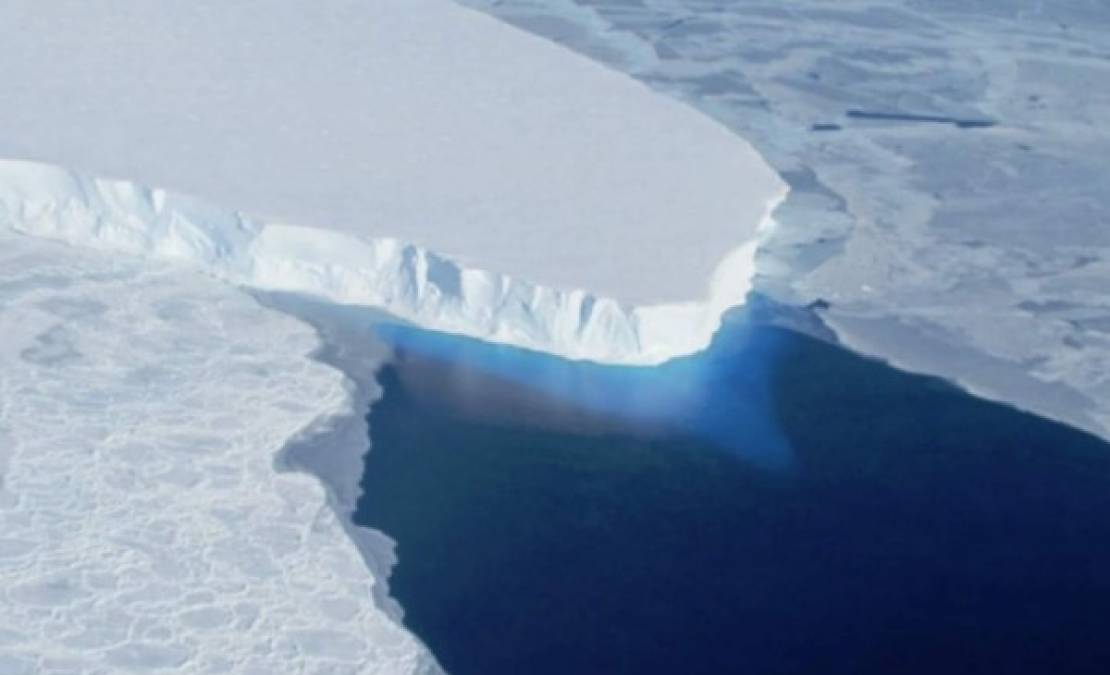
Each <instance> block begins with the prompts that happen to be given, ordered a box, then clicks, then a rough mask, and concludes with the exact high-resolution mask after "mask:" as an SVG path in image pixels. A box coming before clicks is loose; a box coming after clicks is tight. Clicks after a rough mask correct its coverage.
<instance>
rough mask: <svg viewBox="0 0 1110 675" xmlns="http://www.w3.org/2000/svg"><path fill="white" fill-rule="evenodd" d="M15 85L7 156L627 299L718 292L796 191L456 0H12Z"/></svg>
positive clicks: (733, 143)
mask: <svg viewBox="0 0 1110 675" xmlns="http://www.w3.org/2000/svg"><path fill="white" fill-rule="evenodd" d="M0 84H2V85H3V91H4V101H5V105H4V106H3V107H2V109H0V157H3V158H10V159H30V160H36V161H41V162H45V163H48V164H55V165H60V166H64V167H67V168H70V169H74V170H77V171H79V172H81V173H84V174H87V175H93V176H102V177H108V178H115V179H125V180H130V181H134V182H137V183H140V184H143V185H149V186H153V187H158V188H165V189H167V190H170V191H172V192H178V193H184V194H189V195H193V196H196V197H198V198H201V199H204V200H205V201H207V202H210V203H215V204H219V205H221V206H223V207H226V208H229V209H235V210H238V211H241V212H244V213H248V214H251V215H253V216H256V217H258V218H261V219H264V220H266V221H267V222H281V223H296V224H299V225H311V226H316V227H321V228H326V229H329V230H334V231H339V232H344V233H353V234H356V235H360V236H362V235H365V236H372V237H387V236H388V237H394V238H397V239H399V240H401V241H402V242H404V243H411V244H414V245H416V246H418V247H421V248H423V249H427V250H430V251H432V252H434V253H436V254H439V255H442V256H446V257H448V258H450V259H452V260H455V261H458V262H459V263H460V264H461V265H462V266H464V267H466V268H473V269H479V270H485V271H488V272H491V273H500V274H505V275H508V276H509V277H511V278H513V279H517V280H521V281H527V282H531V283H534V284H537V285H540V286H544V287H550V288H555V289H560V290H568V291H569V290H574V289H583V290H585V291H587V292H589V293H591V294H596V295H597V296H599V297H601V298H611V299H614V300H616V301H618V302H621V303H626V304H628V305H631V306H641V305H659V304H671V303H681V302H700V301H704V300H706V299H707V298H708V297H709V295H710V283H711V281H712V280H713V275H714V272H715V271H716V270H717V268H718V266H719V265H720V263H721V262H722V261H723V260H724V259H725V257H726V256H727V255H728V254H729V253H730V252H731V251H733V250H735V249H737V248H739V247H741V246H742V245H744V244H746V243H749V242H752V241H753V240H754V238H755V237H756V229H757V228H758V227H759V226H760V224H761V223H763V222H764V220H765V218H766V217H767V216H768V213H769V210H770V209H771V207H773V206H774V205H775V204H776V203H777V202H778V201H779V199H780V198H781V197H782V195H783V194H784V192H785V184H784V183H783V182H782V180H781V179H780V178H779V176H778V175H777V174H776V173H775V172H774V171H772V170H771V168H770V167H769V166H767V164H766V163H765V162H764V161H763V160H762V158H761V157H760V156H759V155H758V154H757V153H756V152H755V151H754V150H753V149H752V148H751V146H749V145H748V144H747V143H746V142H745V141H744V140H743V139H742V138H740V137H738V136H737V135H735V134H734V133H731V132H730V131H728V130H727V129H726V128H725V127H724V126H723V125H721V124H719V123H717V122H715V121H713V120H712V119H710V118H708V117H706V116H704V115H702V114H699V113H698V112H697V111H695V110H693V109H692V108H690V107H689V106H686V105H685V104H682V103H680V102H678V101H676V100H674V99H672V98H669V97H665V96H659V95H657V94H655V93H654V92H652V91H651V90H650V89H649V88H647V87H645V86H644V85H642V84H640V83H638V82H636V81H635V80H633V79H632V78H629V77H627V76H624V75H622V74H619V73H616V72H614V71H612V70H610V69H608V68H605V67H604V66H602V65H600V64H597V63H595V62H593V61H591V60H589V59H586V58H583V57H581V56H578V55H576V54H574V53H572V52H570V51H569V50H567V49H564V48H562V47H559V46H557V45H554V44H552V43H551V42H550V41H548V40H544V39H541V38H538V37H535V36H531V35H529V34H527V33H525V32H523V31H520V30H517V29H514V28H512V27H509V26H506V25H504V24H503V23H501V22H499V21H497V20H495V19H492V18H490V17H487V16H485V15H483V14H480V13H478V12H475V11H473V10H469V9H466V8H464V7H461V6H459V5H457V4H455V3H454V2H450V1H449V0H367V1H364V2H350V1H347V0H324V1H322V2H314V3H312V4H311V5H305V4H304V3H300V2H289V1H282V2H269V1H264V0H245V1H243V0H241V1H237V2H224V1H223V0H201V1H197V0H167V1H162V2H158V3H151V2H147V1H146V0H116V1H115V2H113V3H112V4H111V9H110V11H107V10H106V9H105V7H103V6H97V5H93V4H89V3H86V2H81V1H80V0H51V1H50V2H41V1H40V0H10V1H6V2H4V3H3V4H2V5H0ZM749 256H750V252H749ZM742 298H743V293H742V291H741V292H740V294H739V295H733V296H732V297H731V300H733V302H735V301H737V300H741V299H742ZM706 341H707V340H706Z"/></svg>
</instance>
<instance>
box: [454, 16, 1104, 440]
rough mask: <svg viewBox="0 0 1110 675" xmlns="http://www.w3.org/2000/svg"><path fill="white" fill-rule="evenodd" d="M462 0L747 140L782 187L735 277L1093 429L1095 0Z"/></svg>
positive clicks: (1100, 145)
mask: <svg viewBox="0 0 1110 675" xmlns="http://www.w3.org/2000/svg"><path fill="white" fill-rule="evenodd" d="M465 4H467V5H470V6H474V7H478V8H481V9H483V10H485V11H488V12H491V13H493V14H496V15H497V16H500V17H502V18H504V19H505V20H507V21H509V22H511V23H513V24H516V25H518V26H521V27H523V28H525V29H527V30H530V31H532V32H535V33H537V34H540V35H544V36H547V37H549V38H551V39H553V40H556V41H558V42H560V43H562V44H565V45H567V46H569V47H572V48H574V49H577V50H579V51H581V52H583V53H585V54H587V55H590V56H591V57H592V58H595V59H598V60H599V61H602V62H604V63H607V64H609V65H611V66H612V67H614V68H616V69H619V70H622V71H624V72H628V73H630V74H632V75H634V76H635V77H637V78H639V79H640V80H641V81H643V82H646V83H648V84H649V85H650V86H652V87H654V88H656V89H658V90H660V91H663V92H667V93H669V94H671V95H674V96H677V97H679V98H681V99H683V100H686V101H689V102H691V103H692V104H694V105H696V106H697V107H698V108H700V109H701V110H703V111H705V112H706V113H708V114H710V115H712V116H714V117H715V118H717V119H718V120H720V121H721V122H723V123H724V124H726V125H727V126H728V127H730V128H731V129H733V130H735V131H736V132H738V133H739V134H741V135H742V136H743V137H745V138H747V139H748V140H749V141H751V142H752V143H753V144H754V145H755V146H756V147H757V148H758V149H759V151H760V152H761V153H762V154H763V155H764V156H765V157H767V159H768V160H769V161H770V162H771V164H772V165H773V166H774V167H775V168H776V169H777V170H778V171H779V172H780V173H781V174H782V175H783V177H784V178H785V179H786V180H787V182H788V183H789V184H790V186H791V195H790V197H789V198H788V200H787V202H786V203H785V204H784V205H783V206H782V207H780V208H779V209H778V211H777V212H776V215H775V218H776V220H777V221H778V222H779V223H780V225H781V227H779V228H777V229H776V230H775V232H774V236H773V238H772V239H771V241H769V242H767V243H766V244H765V245H764V246H763V249H762V257H761V258H760V260H759V272H760V274H761V278H760V279H759V280H757V282H756V287H757V289H758V290H760V291H762V292H765V293H768V294H770V295H772V296H773V297H776V298H778V299H779V300H782V301H785V302H788V303H796V304H807V303H810V302H814V301H817V300H823V301H825V302H826V303H828V308H827V310H826V311H825V312H824V317H825V319H826V321H827V322H828V324H829V325H830V326H832V327H833V328H834V329H835V331H836V333H837V335H838V336H839V337H840V338H841V339H842V340H843V341H844V342H847V343H848V344H850V345H851V346H853V347H855V348H857V349H860V350H862V351H865V352H869V353H872V354H877V355H880V356H882V357H884V358H887V359H889V360H891V361H893V362H894V363H896V364H899V365H902V366H905V367H908V368H911V369H914V370H920V371H925V372H929V373H934V374H938V375H942V376H944V377H947V378H951V379H955V380H958V381H959V382H960V383H961V384H963V385H964V386H966V387H968V388H970V389H972V390H973V391H975V392H977V393H981V394H984V395H987V396H990V397H992V398H997V399H1002V400H1006V401H1011V402H1016V403H1017V404H1019V405H1021V406H1023V407H1026V408H1028V409H1032V410H1035V411H1038V412H1040V413H1042V414H1046V415H1050V416H1052V417H1055V418H1057V419H1060V420H1064V421H1067V422H1069V423H1071V424H1074V425H1077V426H1080V427H1082V428H1085V429H1088V430H1091V431H1094V432H1096V433H1099V434H1101V435H1103V436H1104V437H1106V436H1110V302H1108V300H1107V297H1108V296H1107V293H1106V289H1107V288H1108V287H1110V216H1108V214H1110V171H1108V170H1107V166H1106V161H1105V158H1106V157H1107V156H1108V155H1110V131H1108V128H1107V125H1108V122H1110V6H1108V5H1107V4H1106V3H1104V2H1098V1H1095V0H1068V1H1064V2H1020V3H1012V2H993V1H974V0H972V1H960V2H949V1H934V0H852V1H849V2H837V3H835V6H833V5H830V3H827V2H821V1H820V0H792V1H791V2H789V3H783V2H762V1H760V0H752V1H745V2H704V1H700V0H465ZM861 112H862V113H863V114H862V115H861V114H859V113H861ZM881 117H886V118H887V119H879V118H881ZM898 118H901V119H898ZM938 120H952V121H964V122H972V123H971V124H964V126H963V127H961V126H959V125H957V124H955V123H937V121H938ZM976 121H978V122H980V124H975V122H976ZM987 122H990V123H992V125H991V126H986V123H987ZM815 125H817V130H816V131H815V130H814V127H815Z"/></svg>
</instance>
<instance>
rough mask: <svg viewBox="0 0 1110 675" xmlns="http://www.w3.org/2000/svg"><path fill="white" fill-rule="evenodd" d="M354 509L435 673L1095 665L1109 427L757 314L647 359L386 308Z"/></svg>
mask: <svg viewBox="0 0 1110 675" xmlns="http://www.w3.org/2000/svg"><path fill="white" fill-rule="evenodd" d="M384 335H385V337H387V339H389V340H391V341H392V342H393V343H394V344H395V345H396V347H397V351H398V356H397V359H396V360H395V362H394V363H393V364H392V365H390V366H388V367H387V368H385V369H384V370H383V371H382V372H381V374H380V378H381V381H382V384H383V386H384V396H383V398H382V399H381V400H380V401H378V402H377V403H376V404H374V407H373V409H372V411H371V437H372V438H371V440H372V444H373V449H372V451H371V452H370V454H369V455H368V457H367V464H366V474H365V477H364V482H363V486H364V489H365V496H364V497H363V499H362V501H361V502H360V504H359V509H358V512H357V513H356V516H355V520H356V522H358V523H359V524H361V525H366V526H371V527H375V528H378V529H381V530H383V531H385V532H386V533H387V534H389V535H390V536H391V537H393V538H394V539H396V540H397V541H398V555H399V559H400V562H399V564H398V565H397V567H395V568H394V570H393V575H392V577H391V579H390V588H391V592H392V594H393V595H394V597H396V598H397V599H398V600H399V601H400V603H401V604H402V606H403V607H404V609H405V613H406V615H405V623H406V625H407V626H409V627H410V628H411V629H412V630H413V631H414V632H415V633H416V634H417V635H419V636H420V637H421V638H422V639H423V640H424V641H425V642H426V643H427V644H428V645H429V646H430V647H431V649H432V650H433V652H434V653H435V654H436V656H437V657H438V658H439V659H440V661H441V663H442V664H443V665H444V666H445V668H446V669H447V670H448V671H449V672H452V673H456V674H460V675H463V674H468V673H474V674H476V675H498V674H501V673H505V674H508V673H512V674H514V675H516V674H528V673H536V674H542V673H663V672H666V673H740V672H742V673H757V674H763V673H822V674H824V673H884V674H889V673H929V674H930V675H934V674H937V673H1007V674H1011V675H1012V674H1023V673H1053V674H1055V673H1083V672H1089V673H1106V672H1110V638H1108V636H1110V446H1107V445H1106V444H1104V443H1102V442H1101V441H1099V440H1098V439H1095V438H1093V437H1091V436H1088V435H1085V434H1083V433H1081V432H1077V431H1074V430H1071V429H1069V428H1067V427H1064V426H1062V425H1059V424H1055V423H1052V422H1048V421H1045V420H1043V419H1039V418H1037V417H1034V416H1032V415H1028V414H1024V413H1021V412H1018V411H1015V410H1013V409H1011V408H1008V407H1006V406H1002V405H996V404H992V403H988V402H984V401H981V400H978V399H975V398H973V397H971V396H969V395H966V394H964V393H962V392H960V391H959V390H957V389H955V388H954V387H951V386H949V385H948V384H945V383H943V382H941V381H938V380H935V379H930V378H924V377H918V376H911V375H907V374H904V373H900V372H897V371H895V370H893V369H891V368H889V367H887V366H885V365H883V364H881V363H879V362H876V361H872V360H867V359H863V358H860V357H857V356H854V355H852V354H850V353H848V352H846V351H844V350H842V349H839V348H837V347H835V346H832V345H829V344H826V343H822V342H819V341H816V340H814V339H811V338H808V337H805V336H802V335H800V334H796V333H791V332H788V331H785V330H782V329H778V328H771V327H754V328H752V327H745V326H744V325H743V324H733V325H732V326H730V327H728V328H727V329H726V330H724V331H722V333H721V334H720V335H719V336H718V338H717V340H716V341H715V343H714V346H713V348H712V349H711V350H710V351H709V352H707V353H706V354H702V355H699V356H697V357H693V358H690V359H684V360H681V361H678V362H673V363H671V364H668V365H666V366H664V367H661V368H657V369H631V368H606V367H601V366H596V365H587V364H576V363H569V362H566V361H562V360H559V359H554V358H550V357H545V356H541V355H537V354H532V353H528V352H523V351H520V350H514V349H510V348H504V347H493V346H489V345H483V344H480V343H477V342H474V341H470V340H466V339H463V338H455V337H449V336H442V335H433V334H428V333H421V332H419V331H413V330H408V329H401V328H391V329H386V330H385V331H384Z"/></svg>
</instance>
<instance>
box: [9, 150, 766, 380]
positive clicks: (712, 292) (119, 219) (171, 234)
mask: <svg viewBox="0 0 1110 675" xmlns="http://www.w3.org/2000/svg"><path fill="white" fill-rule="evenodd" d="M766 208H767V209H770V208H773V204H769V205H768V206H767V207H766ZM767 216H768V217H769V213H768V214H767ZM766 222H768V223H769V222H770V221H769V220H767V221H766ZM3 226H7V227H9V228H11V229H13V230H16V231H19V232H22V233H25V234H31V235H36V236H40V237H45V238H50V239H56V240H59V241H65V242H68V243H71V244H77V245H81V246H87V247H92V248H97V249H101V250H104V251H110V252H122V253H129V254H134V255H141V256H146V257H150V258H162V259H170V260H175V261H179V262H181V263H183V264H188V265H191V266H193V267H194V268H196V269H199V270H201V271H203V272H205V273H208V274H210V275H212V276H215V277H218V278H221V279H224V280H226V281H230V282H232V283H235V284H242V285H245V286H250V287H253V288H258V289H265V290H281V291H297V292H303V293H308V294H312V295H315V296H319V297H322V298H325V299H328V300H332V301H336V302H341V303H348V304H357V305H366V306H372V307H376V308H381V309H385V310H387V311H389V312H391V313H392V314H394V315H396V316H399V317H401V318H404V319H408V320H411V321H414V322H416V323H419V324H420V325H422V326H425V327H428V328H433V329H438V330H445V331H451V332H457V333H463V334H467V335H472V336H475V337H480V338H484V339H488V340H492V341H496V342H505V343H510V344H514V345H518V346H522V347H529V348H533V349H538V350H542V351H547V352H551V353H555V354H560V355H563V356H568V357H572V358H586V359H592V360H596V361H603V362H608V363H656V362H659V361H663V360H665V359H667V358H670V357H673V356H676V355H679V354H688V353H691V352H695V351H698V350H700V349H702V348H704V347H705V346H706V345H707V344H708V342H709V340H710V338H711V337H712V335H713V333H714V332H715V331H716V329H717V327H718V326H719V325H720V317H721V314H722V313H723V312H724V311H725V310H726V309H727V308H728V307H731V306H734V305H737V304H740V303H742V302H743V301H744V297H745V295H746V294H747V292H748V290H749V288H750V280H751V277H752V275H753V273H754V268H755V264H754V256H755V249H756V243H757V242H756V240H755V239H752V240H751V241H748V242H746V243H745V244H744V245H742V246H739V247H738V248H736V249H735V250H733V251H732V252H731V253H727V254H725V255H723V260H722V261H721V262H720V264H719V265H718V268H717V270H716V272H715V273H714V274H713V276H712V277H711V278H710V279H708V289H707V291H706V293H707V294H708V298H705V299H702V300H700V301H697V302H686V303H674V304H666V305H653V306H643V307H635V308H629V307H627V306H625V305H623V304H621V303H619V302H617V301H616V300H614V299H611V298H604V297H598V296H596V295H593V294H591V293H589V292H586V291H582V290H571V291H566V290H559V289H553V288H545V287H542V286H537V285H535V284H532V283H529V282H527V281H518V280H515V279H512V278H510V277H508V276H505V275H503V274H498V273H496V272H487V271H483V270H479V269H468V268H465V267H462V266H460V265H459V264H458V263H455V262H453V261H451V260H449V259H447V258H443V257H440V256H438V255H435V254H434V253H430V252H428V251H425V250H423V249H421V248H418V247H415V246H412V245H406V244H403V243H401V242H399V241H397V240H396V239H389V238H382V239H371V238H367V237H363V236H359V235H357V234H353V233H344V232H335V231H330V230H322V229H316V228H309V227H300V226H293V225H280V224H266V223H262V222H259V221H254V220H251V219H249V218H247V217H245V216H242V215H240V214H238V213H235V212H233V211H226V210H222V209H220V208H217V207H214V206H211V205H208V204H205V203H203V202H200V201H198V200H195V199H191V198H188V197H182V196H178V195H173V194H169V193H166V192H165V191H162V190H151V189H148V188H144V187H142V186H138V185H135V184H133V183H128V182H125V181H115V180H100V179H92V178H86V177H83V176H79V175H77V174H74V173H72V172H70V171H67V170H64V169H60V168H56V167H49V166H44V165H37V164H30V163H26V162H12V161H3V160H0V227H3ZM635 255H636V254H635V252H630V253H629V257H633V256H635Z"/></svg>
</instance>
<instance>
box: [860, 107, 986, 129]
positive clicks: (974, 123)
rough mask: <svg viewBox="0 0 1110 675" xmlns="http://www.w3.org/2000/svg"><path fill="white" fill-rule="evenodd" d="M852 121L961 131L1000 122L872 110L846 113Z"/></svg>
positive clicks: (983, 127) (981, 127)
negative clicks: (948, 127) (945, 126)
mask: <svg viewBox="0 0 1110 675" xmlns="http://www.w3.org/2000/svg"><path fill="white" fill-rule="evenodd" d="M844 114H845V116H847V117H848V118H850V119H857V120H875V121H880V122H925V123H932V124H951V125H953V126H955V127H958V128H960V129H985V128H988V127H993V126H996V125H997V124H998V122H996V121H994V120H990V119H985V118H961V117H949V116H947V115H919V114H916V113H893V112H877V111H872V110H849V111H847V112H845V113H844Z"/></svg>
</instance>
